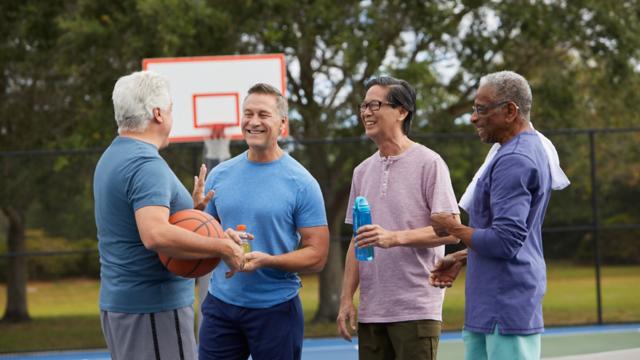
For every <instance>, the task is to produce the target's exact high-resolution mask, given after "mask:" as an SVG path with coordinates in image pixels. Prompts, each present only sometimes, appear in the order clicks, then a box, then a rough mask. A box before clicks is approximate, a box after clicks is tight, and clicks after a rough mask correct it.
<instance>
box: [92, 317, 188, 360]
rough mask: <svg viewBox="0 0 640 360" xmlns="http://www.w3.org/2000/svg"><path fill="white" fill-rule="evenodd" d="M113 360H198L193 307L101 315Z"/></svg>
mask: <svg viewBox="0 0 640 360" xmlns="http://www.w3.org/2000/svg"><path fill="white" fill-rule="evenodd" d="M100 321H101V323H102V333H103V334H104V338H105V340H106V341H107V347H108V348H109V352H110V353H111V359H112V360H128V359H136V360H138V359H139V360H147V359H148V360H162V359H165V360H174V359H175V360H196V359H197V355H196V354H197V349H196V339H195V332H194V327H193V308H192V307H190V306H188V307H183V308H180V309H176V310H169V311H163V312H157V313H150V314H127V313H118V312H108V311H101V312H100Z"/></svg>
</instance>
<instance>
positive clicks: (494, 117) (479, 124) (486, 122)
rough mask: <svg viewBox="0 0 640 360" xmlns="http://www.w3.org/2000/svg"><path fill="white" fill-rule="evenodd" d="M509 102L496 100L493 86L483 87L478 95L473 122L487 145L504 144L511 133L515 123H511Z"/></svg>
mask: <svg viewBox="0 0 640 360" xmlns="http://www.w3.org/2000/svg"><path fill="white" fill-rule="evenodd" d="M508 105H509V104H508V102H501V99H497V98H496V94H495V90H494V89H493V88H492V87H491V86H481V87H480V88H479V89H478V93H477V94H476V99H475V104H474V106H475V107H476V109H477V111H474V112H473V113H472V114H471V122H472V123H473V125H475V126H476V130H477V132H478V136H480V140H482V142H485V143H490V144H492V143H496V142H499V143H502V142H503V141H504V139H505V137H506V136H507V135H508V134H509V133H510V132H511V128H512V127H513V121H509V119H508V115H509V111H508V110H509V109H508V107H507V106H508Z"/></svg>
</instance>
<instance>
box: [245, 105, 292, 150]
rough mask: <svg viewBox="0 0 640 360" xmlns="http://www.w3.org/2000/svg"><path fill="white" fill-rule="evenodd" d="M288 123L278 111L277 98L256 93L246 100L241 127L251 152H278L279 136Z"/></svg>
mask: <svg viewBox="0 0 640 360" xmlns="http://www.w3.org/2000/svg"><path fill="white" fill-rule="evenodd" d="M286 121H287V118H286V116H284V115H282V114H280V112H279V111H278V107H277V104H276V98H275V96H273V95H269V94H260V93H254V94H250V95H248V96H247V97H246V98H245V100H244V103H243V105H242V122H241V124H240V126H241V127H242V135H243V136H244V139H245V141H246V142H247V145H248V146H249V150H250V151H251V152H254V153H256V152H257V153H264V154H266V153H269V152H274V151H275V152H278V150H279V147H278V136H280V134H281V133H282V130H283V127H284V125H285V123H286Z"/></svg>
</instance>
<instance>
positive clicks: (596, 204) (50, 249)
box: [0, 128, 640, 324]
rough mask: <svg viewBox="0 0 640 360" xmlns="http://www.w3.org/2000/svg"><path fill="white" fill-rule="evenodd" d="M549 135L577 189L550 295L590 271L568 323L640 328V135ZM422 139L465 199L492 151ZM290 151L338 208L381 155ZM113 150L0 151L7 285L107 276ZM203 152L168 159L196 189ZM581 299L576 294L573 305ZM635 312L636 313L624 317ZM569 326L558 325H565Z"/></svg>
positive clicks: (561, 216) (304, 148) (558, 207)
mask: <svg viewBox="0 0 640 360" xmlns="http://www.w3.org/2000/svg"><path fill="white" fill-rule="evenodd" d="M545 134H546V135H547V136H548V137H549V138H550V139H551V140H552V141H553V142H554V144H555V145H556V147H557V150H558V153H559V155H560V159H561V163H562V166H563V168H564V169H565V171H566V173H567V175H568V176H569V178H570V180H571V182H572V184H571V186H570V187H569V188H567V189H565V190H563V191H559V192H554V194H553V195H552V199H551V202H550V205H549V208H548V212H547V216H546V220H545V224H544V229H543V231H544V233H543V235H544V250H545V257H546V259H547V261H548V264H549V266H548V267H549V278H550V280H554V281H555V280H557V282H554V283H553V284H554V285H553V288H552V285H551V284H552V283H551V281H550V288H549V292H563V291H565V290H567V289H569V287H566V288H565V287H564V286H563V285H557V284H572V282H573V281H574V280H575V279H576V278H575V277H576V276H577V275H576V273H575V272H574V271H571V269H585V268H586V269H587V270H588V271H587V272H588V273H590V274H589V275H588V283H587V284H586V285H585V286H587V287H588V288H589V292H590V295H589V298H588V299H586V300H584V301H587V302H589V303H591V304H590V305H588V306H589V308H590V309H592V310H590V311H588V312H587V313H585V314H584V316H578V317H577V318H576V317H573V318H571V319H568V320H566V323H603V322H624V321H640V310H638V309H640V300H637V299H640V296H635V299H636V300H635V304H625V305H620V306H618V305H615V306H614V305H612V304H617V301H618V300H619V298H620V297H621V295H623V293H627V294H628V292H630V291H637V290H633V289H635V288H637V284H636V283H635V281H637V280H638V278H640V270H639V269H640V246H639V245H640V240H638V239H640V207H639V206H638V205H637V203H638V202H639V201H640V146H639V144H640V129H638V128H632V129H593V130H575V129H569V130H556V131H547V132H545ZM412 138H413V139H414V140H416V141H418V142H420V143H423V144H424V145H426V146H427V147H429V148H431V149H433V150H435V151H436V152H438V153H440V154H441V156H442V157H443V158H444V159H445V161H446V162H447V164H448V166H449V169H450V172H451V176H452V180H453V185H454V189H455V192H456V195H457V196H458V197H459V196H460V195H461V194H462V192H463V191H464V189H465V187H466V185H467V184H468V182H469V180H470V179H471V178H472V176H473V174H474V172H475V171H476V169H477V168H478V167H479V166H480V164H481V163H482V161H483V160H484V156H485V154H486V153H487V151H488V149H489V147H488V146H487V145H485V144H482V143H481V142H480V141H479V140H478V138H477V136H476V135H475V134H472V133H440V134H414V135H412ZM282 145H283V147H284V148H285V149H287V151H290V152H291V154H292V155H293V156H294V157H295V158H297V159H298V160H299V161H300V162H301V163H302V164H303V165H304V166H305V167H307V168H308V169H309V170H310V172H311V173H312V174H313V175H314V176H315V177H316V178H318V180H319V182H320V183H321V185H322V188H323V192H324V195H325V198H327V199H329V198H332V199H333V200H332V201H333V202H334V203H336V204H340V203H341V202H342V203H344V204H346V201H347V199H346V194H344V189H345V187H346V189H347V190H348V186H349V184H350V179H351V173H352V171H353V168H354V167H355V165H357V164H358V163H359V162H361V161H362V160H364V159H365V158H366V157H367V156H370V155H371V154H372V153H373V152H374V151H375V145H374V144H373V143H372V142H371V141H370V140H368V139H366V138H348V139H331V140H314V141H287V142H284V143H283V144H282ZM103 150H104V149H85V150H68V151H59V150H42V151H18V152H3V153H0V171H2V178H3V179H2V186H0V194H1V195H2V199H0V205H2V210H3V213H4V215H5V216H0V269H2V270H1V271H0V282H4V281H6V278H7V274H8V272H9V271H10V270H9V266H10V263H11V261H12V260H15V259H18V258H21V259H24V258H26V259H27V263H28V277H29V279H30V281H31V280H58V279H63V278H68V277H90V278H96V279H97V278H98V277H99V261H98V255H97V250H96V248H97V241H96V230H95V224H94V219H93V201H92V190H91V185H92V179H93V170H94V168H95V164H96V162H97V160H98V158H99V157H100V154H101V153H102V151H103ZM244 150H245V146H244V144H242V143H240V142H239V143H232V146H231V152H232V154H238V153H240V152H242V151H244ZM203 153H204V152H203V145H202V144H173V145H172V146H170V147H169V148H167V149H166V150H163V151H162V155H163V157H164V158H165V159H166V160H167V162H168V163H169V165H170V166H171V168H172V169H173V170H174V171H175V172H176V174H177V175H178V177H179V178H180V179H181V180H182V181H183V183H184V184H185V186H186V187H187V188H191V186H192V182H193V175H194V174H195V173H196V171H197V169H198V168H199V165H200V164H201V163H202V162H203ZM347 194H348V192H347ZM327 201H328V200H327ZM344 208H345V206H338V207H336V206H330V204H328V205H327V210H328V212H331V211H337V212H340V213H337V214H331V213H330V214H329V218H330V219H344ZM334 209H338V210H334ZM11 211H16V212H17V213H18V214H20V215H21V216H22V217H21V219H23V220H24V221H23V224H21V226H23V227H24V228H25V230H26V231H25V234H26V239H25V240H26V241H25V243H26V246H25V247H24V248H21V249H20V250H19V251H9V250H8V249H10V248H11V247H10V246H8V240H9V238H10V236H9V234H10V233H11V231H15V230H16V229H15V228H12V227H11V226H10V222H9V220H8V219H9V218H10V216H9V215H10V214H11ZM463 220H465V221H466V219H464V218H463ZM343 229H344V232H343V234H335V233H334V234H332V236H334V237H344V238H347V239H348V238H349V229H348V227H346V226H345V227H343ZM329 266H330V265H329ZM563 269H564V270H567V271H564V270H563ZM634 279H635V280H634ZM575 281H578V280H575ZM579 281H584V279H582V278H581V280H579ZM556 287H557V288H556ZM567 291H569V290H567ZM574 300H575V299H573V300H572V298H571V294H567V301H574ZM549 306H550V307H551V311H553V309H552V305H549ZM629 306H630V307H631V308H632V310H629V309H627V310H625V309H624V308H626V307H629ZM633 309H635V310H633ZM546 310H547V308H545V311H546ZM559 319H560V320H558V321H556V324H563V323H564V322H563V320H562V317H559Z"/></svg>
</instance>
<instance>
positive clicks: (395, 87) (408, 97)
mask: <svg viewBox="0 0 640 360" xmlns="http://www.w3.org/2000/svg"><path fill="white" fill-rule="evenodd" d="M376 85H378V86H382V87H385V88H388V89H389V93H388V94H387V101H388V102H389V103H390V104H391V106H394V107H396V106H402V107H403V108H404V109H405V110H407V113H408V114H407V117H406V118H404V122H403V123H402V132H403V133H404V134H405V135H409V130H410V129H411V119H413V114H415V112H416V90H415V89H414V88H413V87H412V86H411V85H409V83H408V82H406V81H405V80H402V79H396V78H394V77H391V76H379V77H376V78H373V79H371V80H369V81H367V83H366V84H365V91H367V90H369V89H370V88H371V87H373V86H376Z"/></svg>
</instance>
